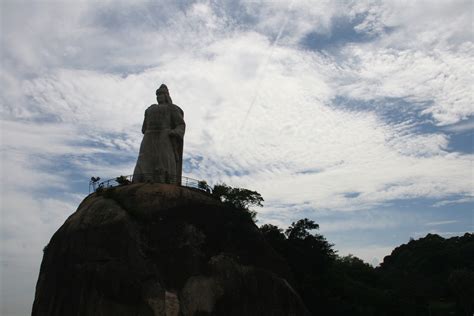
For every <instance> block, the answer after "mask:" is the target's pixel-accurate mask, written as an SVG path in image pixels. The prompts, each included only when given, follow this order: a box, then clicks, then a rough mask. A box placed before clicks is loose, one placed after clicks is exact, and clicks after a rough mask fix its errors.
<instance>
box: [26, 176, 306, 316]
mask: <svg viewBox="0 0 474 316" xmlns="http://www.w3.org/2000/svg"><path fill="white" fill-rule="evenodd" d="M289 282H290V283H291V275H290V272H289V269H288V267H287V265H286V264H285V262H284V261H283V259H281V257H279V256H278V255H277V254H276V253H275V252H274V251H273V249H272V248H271V247H270V246H269V245H268V244H267V243H266V242H265V240H264V238H263V236H262V235H261V233H260V232H259V230H258V228H257V227H256V226H255V225H254V224H253V222H252V221H251V220H250V219H249V217H248V216H247V215H246V214H245V213H244V212H242V211H239V210H236V209H232V208H227V207H225V206H224V205H222V204H221V203H220V202H219V201H216V200H214V199H213V198H211V197H209V196H208V195H206V194H205V193H201V192H198V191H195V190H192V189H189V188H182V187H177V186H173V185H166V184H145V183H143V184H131V185H126V186H121V187H116V188H112V189H107V190H105V191H103V192H101V193H94V194H91V195H90V196H88V197H87V198H86V199H85V200H84V201H83V202H82V203H81V204H80V206H79V208H78V210H77V211H76V212H75V213H74V214H72V215H71V216H70V217H69V218H68V219H67V220H66V222H65V223H64V224H63V226H62V227H61V228H60V229H59V230H58V231H57V232H56V233H55V234H54V236H53V237H52V239H51V241H50V243H49V244H48V246H47V247H46V248H45V252H44V257H43V262H42V264H41V270H40V274H39V279H38V283H37V286H36V295H35V301H34V304H33V312H32V315H33V316H39V315H48V316H55V315H58V316H59V315H71V316H72V315H81V316H84V315H86V316H87V315H91V316H92V315H94V316H101V315H127V316H128V315H140V316H142V315H146V316H148V315H167V316H170V315H173V316H188V315H236V316H237V315H239V316H240V315H282V316H283V315H285V316H286V315H308V313H307V311H306V309H305V307H304V306H303V303H302V302H301V300H300V298H299V296H298V294H296V293H295V292H294V290H293V289H292V287H291V286H290V284H289Z"/></svg>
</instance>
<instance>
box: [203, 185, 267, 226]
mask: <svg viewBox="0 0 474 316" xmlns="http://www.w3.org/2000/svg"><path fill="white" fill-rule="evenodd" d="M212 195H213V196H214V197H215V198H217V199H219V200H220V201H221V202H222V203H224V204H226V205H228V206H230V207H234V208H236V209H238V210H242V211H244V212H245V213H247V214H248V215H249V216H250V217H251V218H252V220H253V221H254V222H256V221H257V220H256V217H257V212H256V211H254V210H252V209H250V207H253V206H259V207H262V206H263V204H262V202H263V201H264V200H263V198H262V196H261V195H260V193H258V192H257V191H252V190H248V189H243V188H233V187H230V186H228V185H226V184H225V183H222V184H216V185H214V188H213V189H212Z"/></svg>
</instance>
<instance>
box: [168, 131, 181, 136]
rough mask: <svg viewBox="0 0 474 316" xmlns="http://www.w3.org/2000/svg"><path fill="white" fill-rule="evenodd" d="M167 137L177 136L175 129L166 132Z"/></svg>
mask: <svg viewBox="0 0 474 316" xmlns="http://www.w3.org/2000/svg"><path fill="white" fill-rule="evenodd" d="M168 136H169V137H179V134H178V133H177V132H176V131H175V130H171V131H169V132H168Z"/></svg>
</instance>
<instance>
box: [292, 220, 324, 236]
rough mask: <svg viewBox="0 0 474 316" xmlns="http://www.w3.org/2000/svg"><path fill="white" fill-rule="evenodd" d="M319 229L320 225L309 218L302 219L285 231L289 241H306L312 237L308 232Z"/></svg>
mask: <svg viewBox="0 0 474 316" xmlns="http://www.w3.org/2000/svg"><path fill="white" fill-rule="evenodd" d="M313 229H319V225H318V224H316V223H315V222H314V221H312V220H309V219H307V218H304V219H300V220H299V221H297V222H296V223H295V222H293V223H291V226H290V227H288V229H287V230H286V231H285V234H286V236H287V237H288V239H305V238H306V237H308V236H309V235H310V233H309V232H308V230H313Z"/></svg>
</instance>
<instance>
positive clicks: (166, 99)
mask: <svg viewBox="0 0 474 316" xmlns="http://www.w3.org/2000/svg"><path fill="white" fill-rule="evenodd" d="M156 100H157V101H158V103H159V104H163V103H169V104H172V103H173V101H172V100H171V97H170V93H169V91H168V87H167V86H166V85H165V84H162V85H161V86H160V87H159V88H158V90H156Z"/></svg>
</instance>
